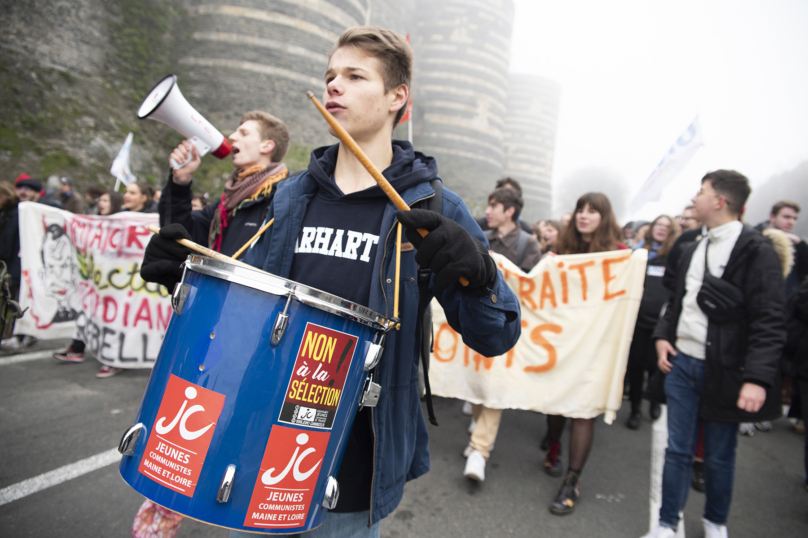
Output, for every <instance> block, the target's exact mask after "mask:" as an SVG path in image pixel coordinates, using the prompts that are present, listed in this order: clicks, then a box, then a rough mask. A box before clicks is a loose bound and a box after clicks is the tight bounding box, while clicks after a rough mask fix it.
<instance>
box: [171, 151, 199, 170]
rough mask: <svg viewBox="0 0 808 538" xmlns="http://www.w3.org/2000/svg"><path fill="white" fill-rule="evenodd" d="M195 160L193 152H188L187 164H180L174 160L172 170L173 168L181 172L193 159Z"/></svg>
mask: <svg viewBox="0 0 808 538" xmlns="http://www.w3.org/2000/svg"><path fill="white" fill-rule="evenodd" d="M193 158H194V154H193V152H188V158H187V159H185V162H182V163H178V162H177V161H175V160H174V159H171V168H173V169H174V170H179V169H180V168H182V167H183V166H185V165H186V164H188V163H189V162H191V159H193Z"/></svg>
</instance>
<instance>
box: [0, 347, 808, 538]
mask: <svg viewBox="0 0 808 538" xmlns="http://www.w3.org/2000/svg"><path fill="white" fill-rule="evenodd" d="M61 344H62V343H59V345H61ZM47 347H48V343H44V344H41V345H40V349H45V348H47ZM7 358H8V356H0V490H3V488H7V487H9V486H12V485H14V484H18V483H20V482H21V481H24V480H27V479H31V478H34V477H38V476H40V475H42V474H43V473H47V472H49V471H53V470H54V469H57V468H59V467H62V466H64V465H69V464H73V463H75V462H78V461H80V460H84V459H85V458H88V457H91V456H94V455H97V454H102V453H104V452H107V451H109V449H111V448H113V447H115V446H116V445H117V442H118V440H119V438H120V436H121V434H122V432H123V431H124V430H125V429H126V428H127V427H129V426H130V425H131V423H132V420H133V418H134V416H135V413H136V411H137V408H138V405H139V403H140V398H141V396H142V394H143V390H144V388H145V385H146V380H147V378H148V372H147V371H129V372H125V373H123V374H121V375H118V376H116V377H113V378H110V379H96V378H95V376H94V374H95V372H96V370H97V368H98V363H96V362H95V361H93V360H88V361H87V362H85V363H83V364H62V363H57V362H56V361H54V360H52V359H47V358H44V359H35V360H30V361H25V362H16V363H12V364H9V363H8V361H5V362H4V359H7ZM436 411H437V413H438V419H439V421H440V423H441V425H440V427H438V428H433V427H431V426H430V433H431V435H432V438H431V444H430V450H431V452H432V471H431V472H430V473H429V474H427V475H426V476H425V477H423V478H421V479H419V480H416V481H414V482H412V483H410V484H408V485H407V488H406V492H405V495H404V500H403V501H402V503H401V505H400V506H399V508H398V510H396V512H394V513H393V515H392V516H391V517H389V518H388V519H387V520H385V521H384V522H383V524H382V527H381V529H382V530H381V534H382V536H383V537H385V538H398V537H405V536H439V537H442V538H446V537H466V536H470V537H475V538H478V537H479V538H483V537H494V536H510V535H513V536H542V537H555V536H559V537H562V536H563V537H579V536H598V537H601V536H602V537H612V536H614V537H635V536H640V535H641V534H643V533H644V532H645V531H646V529H647V526H648V519H649V508H648V488H649V466H650V463H649V462H650V446H651V423H650V421H648V420H647V418H646V419H645V421H644V423H643V425H642V428H641V429H640V430H639V431H637V432H633V431H629V430H627V429H626V428H625V427H624V426H623V424H622V423H623V421H625V418H626V415H627V412H628V410H627V409H626V408H625V406H624V409H623V410H621V412H620V414H619V415H618V421H617V422H616V423H615V424H614V425H612V426H607V425H605V424H603V422H602V421H600V422H598V423H597V425H596V437H595V448H594V450H593V452H592V455H591V457H590V461H589V463H588V464H587V467H586V470H585V473H584V478H583V482H582V498H581V500H580V502H579V506H578V509H577V510H576V512H575V513H574V514H572V515H571V516H567V517H556V516H552V515H551V514H550V513H549V512H548V510H547V506H548V504H549V503H550V501H551V499H552V497H553V496H554V494H555V492H556V489H557V488H558V486H559V483H560V479H557V478H550V477H549V476H547V475H545V474H544V473H543V472H542V470H541V462H542V457H543V454H542V453H540V452H539V449H538V444H539V442H540V439H541V437H542V436H543V434H544V428H545V421H544V417H543V416H542V415H539V414H536V413H529V412H517V411H508V412H506V413H505V415H504V418H503V421H502V427H501V430H500V436H499V439H498V440H497V445H496V449H495V451H494V453H493V455H492V458H491V460H490V462H489V465H488V468H487V474H488V476H487V480H486V482H485V483H483V484H477V483H472V482H469V481H467V480H466V479H465V478H463V476H462V472H463V465H464V460H463V458H462V456H461V455H460V453H461V451H462V450H463V448H464V446H465V443H466V442H467V439H468V436H467V434H466V433H465V429H466V426H467V424H468V418H467V417H465V416H462V415H461V413H460V404H459V402H457V401H454V400H446V399H437V401H436ZM802 442H803V440H802V438H801V437H799V436H797V435H795V434H794V433H793V432H792V431H791V429H790V424H789V423H788V422H787V421H786V420H782V419H781V420H780V421H777V422H776V423H775V428H774V430H773V431H772V432H770V433H766V434H764V433H758V434H757V435H756V436H755V437H753V438H741V439H739V450H738V466H737V469H738V471H737V476H736V485H735V500H734V502H733V511H732V516H731V521H730V535H731V536H733V537H734V538H737V537H757V536H783V537H787V536H795V537H796V536H800V537H804V536H808V491H806V490H805V488H804V486H803V485H802V483H803V479H804V477H803V475H802ZM2 502H3V500H2V499H0V503H2ZM141 502H142V497H140V496H139V495H138V494H137V493H135V492H134V491H133V490H131V489H130V488H129V487H128V486H127V485H126V484H125V483H124V482H123V481H122V480H121V478H120V476H119V475H118V471H117V465H114V464H109V465H106V466H104V467H101V468H100V469H97V470H94V471H92V472H88V473H86V474H83V475H81V476H79V477H77V478H73V479H70V480H67V481H65V482H63V483H60V484H57V485H54V486H52V487H48V488H46V489H43V490H41V491H38V492H36V493H33V494H30V495H28V496H25V497H23V498H20V499H18V500H14V501H11V502H7V503H6V504H3V505H2V506H0V536H13V537H18V536H36V537H39V536H82V537H83V536H104V537H117V536H120V537H126V536H131V534H130V529H131V524H132V518H133V516H134V514H135V512H136V510H137V508H138V506H139V505H140V503H141ZM702 505H703V496H702V495H701V494H698V493H693V494H692V495H691V498H690V503H689V505H688V508H687V511H686V523H687V525H686V529H687V535H688V536H701V535H702V534H701V528H700V527H701V526H700V522H699V516H700V511H701V507H702ZM180 536H182V537H200V538H201V537H218V538H223V537H225V536H227V532H226V531H224V530H222V529H218V528H215V527H211V526H207V525H204V524H202V523H198V522H195V521H190V520H186V521H185V522H184V523H183V528H182V530H181V533H180Z"/></svg>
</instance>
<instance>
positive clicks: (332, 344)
mask: <svg viewBox="0 0 808 538" xmlns="http://www.w3.org/2000/svg"><path fill="white" fill-rule="evenodd" d="M172 305H173V307H174V311H175V314H174V315H172V317H171V321H170V323H169V326H168V330H167V331H166V335H165V340H164V341H163V346H162V348H161V349H160V354H159V355H158V358H157V362H156V364H155V366H154V370H153V371H152V374H151V377H150V378H149V382H148V385H147V387H146V392H145V394H144V396H143V401H142V402H141V404H140V410H139V411H138V414H137V418H136V419H135V425H134V426H132V427H131V428H130V429H129V430H128V431H127V432H126V433H125V434H124V436H123V438H122V439H121V443H120V446H119V451H120V452H121V454H123V458H122V459H121V464H120V472H121V476H122V477H123V479H124V480H125V481H126V482H127V483H128V484H129V485H130V486H132V487H133V488H134V489H135V490H137V491H138V492H139V493H141V494H142V495H143V496H145V497H146V498H148V499H150V500H152V501H154V502H155V503H157V504H159V505H161V506H164V507H166V508H168V509H170V510H173V511H175V512H177V513H180V514H183V515H185V516H187V517H191V518H194V519H198V520H200V521H203V522H205V523H209V524H212V525H218V526H221V527H226V528H229V529H238V530H245V531H252V532H265V533H277V534H292V533H298V532H304V531H308V530H311V529H314V528H316V527H318V526H319V525H321V524H322V523H323V520H324V518H325V515H326V512H327V511H328V509H330V508H334V507H335V506H336V503H337V499H338V496H339V485H338V484H337V481H336V476H337V472H338V470H339V466H340V462H341V460H342V454H343V451H344V449H345V444H346V441H347V439H348V435H349V433H350V431H351V426H352V424H353V420H354V416H355V415H356V412H357V410H358V409H360V408H361V406H362V405H364V406H374V405H376V402H378V398H379V392H380V387H379V385H377V384H376V383H374V382H373V377H372V375H370V376H369V375H368V372H369V371H370V370H372V369H373V368H374V367H375V366H376V364H377V363H378V361H379V358H380V357H381V354H382V346H383V342H384V335H385V334H386V333H387V332H388V331H389V330H390V329H391V328H392V327H393V326H394V323H395V322H394V320H390V319H387V318H385V317H383V316H381V315H380V314H377V313H376V312H373V311H372V310H370V309H368V308H365V307H363V306H361V305H357V304H354V303H351V302H349V301H345V300H343V299H340V298H339V297H336V296H333V295H330V294H327V293H324V292H321V291H318V290H315V289H312V288H309V287H306V286H303V285H301V284H298V283H296V282H292V281H290V280H286V279H283V278H279V277H276V276H274V275H271V274H269V273H266V272H264V271H260V270H258V269H254V268H251V267H249V266H246V265H243V264H240V263H238V262H234V263H229V262H223V261H218V260H213V259H210V258H205V257H200V256H190V257H189V258H188V260H187V261H186V262H185V273H184V274H183V281H182V282H181V283H180V284H178V285H177V287H176V289H175V290H174V294H173V296H172Z"/></svg>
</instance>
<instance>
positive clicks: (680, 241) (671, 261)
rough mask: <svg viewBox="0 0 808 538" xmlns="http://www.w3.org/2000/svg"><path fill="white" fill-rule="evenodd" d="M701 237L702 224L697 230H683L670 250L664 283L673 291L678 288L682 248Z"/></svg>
mask: <svg viewBox="0 0 808 538" xmlns="http://www.w3.org/2000/svg"><path fill="white" fill-rule="evenodd" d="M700 238H701V226H699V227H698V228H696V229H695V230H688V231H686V232H682V235H680V236H679V237H678V238H677V239H676V241H674V243H673V246H672V247H671V250H670V252H668V261H667V263H666V264H665V276H663V277H662V283H663V284H664V285H665V287H666V288H668V291H670V292H671V293H673V292H674V290H675V289H676V271H677V268H678V267H679V259H680V258H681V257H682V250H683V249H684V248H685V247H687V245H688V244H690V243H692V242H694V241H698V240H699V239H700Z"/></svg>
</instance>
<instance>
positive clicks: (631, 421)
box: [626, 411, 640, 430]
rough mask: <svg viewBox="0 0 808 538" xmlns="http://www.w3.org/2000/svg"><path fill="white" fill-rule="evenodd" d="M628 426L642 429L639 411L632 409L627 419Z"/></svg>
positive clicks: (632, 428)
mask: <svg viewBox="0 0 808 538" xmlns="http://www.w3.org/2000/svg"><path fill="white" fill-rule="evenodd" d="M626 428H628V429H629V430H639V429H640V413H639V411H632V412H631V416H629V417H628V420H627V421H626Z"/></svg>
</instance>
